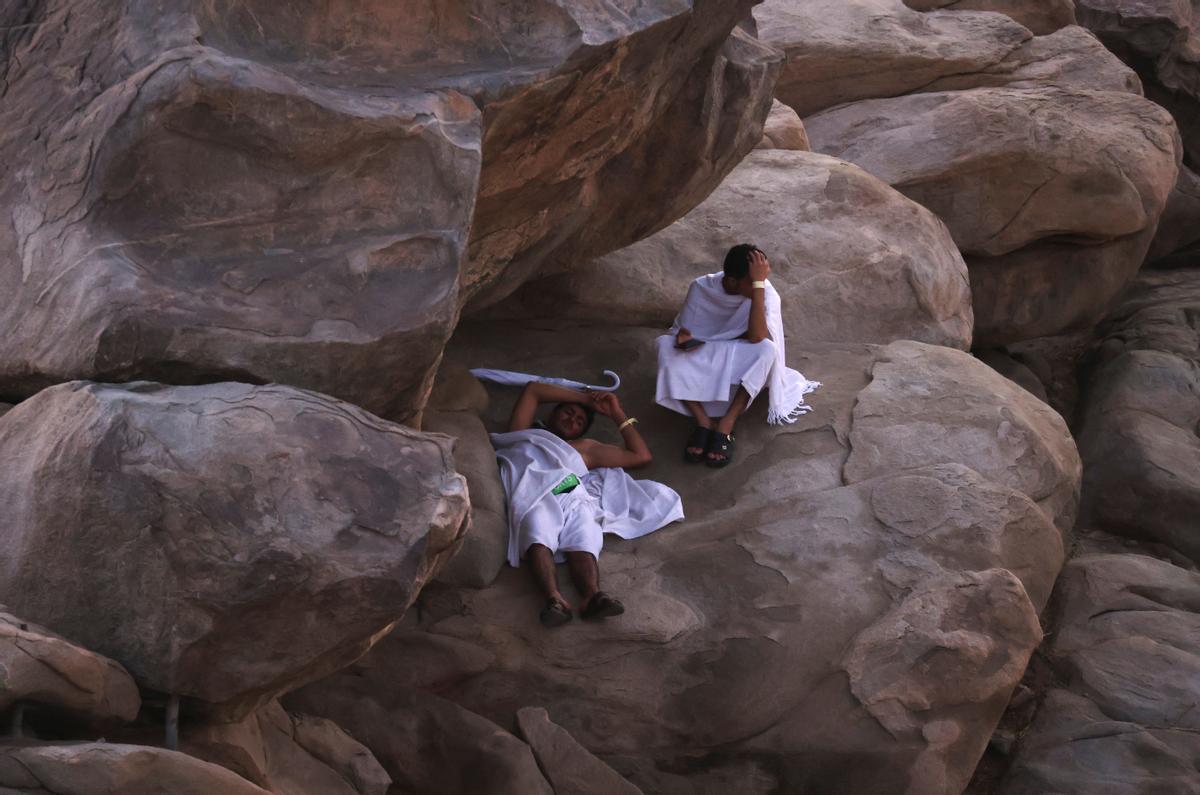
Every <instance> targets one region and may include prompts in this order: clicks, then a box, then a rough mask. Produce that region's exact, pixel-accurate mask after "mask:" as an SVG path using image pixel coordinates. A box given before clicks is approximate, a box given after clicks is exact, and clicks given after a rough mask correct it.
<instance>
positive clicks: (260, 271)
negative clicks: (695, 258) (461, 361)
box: [0, 0, 779, 420]
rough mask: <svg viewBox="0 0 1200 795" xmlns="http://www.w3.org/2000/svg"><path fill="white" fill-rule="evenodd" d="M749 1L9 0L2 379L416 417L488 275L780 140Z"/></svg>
mask: <svg viewBox="0 0 1200 795" xmlns="http://www.w3.org/2000/svg"><path fill="white" fill-rule="evenodd" d="M751 5H752V0H736V1H735V2H713V1H712V0H709V1H708V2H696V3H692V2H685V1H684V0H651V1H650V2H641V1H640V0H639V1H638V2H632V1H631V0H622V1H621V2H615V3H613V2H603V3H601V2H594V0H571V1H570V2H551V0H537V1H536V2H528V3H506V2H498V1H497V0H453V1H452V2H446V3H437V4H430V3H427V2H423V0H404V1H403V2H392V1H391V0H369V2H350V1H349V0H335V2H330V3H323V4H315V5H314V4H288V3H277V2H274V0H212V1H211V2H201V0H166V2H162V3H157V4H154V5H153V6H152V7H151V6H146V5H144V4H136V3H106V2H100V1H99V0H88V2H84V3H79V2H73V1H71V2H68V0H17V2H11V3H6V4H5V7H4V9H3V10H2V11H0V37H2V39H0V40H2V41H3V44H4V48H3V52H4V55H3V58H2V59H0V96H2V97H3V103H2V105H0V108H2V110H0V114H2V115H0V160H3V161H4V162H5V163H7V164H10V166H11V167H8V168H5V170H4V171H3V172H0V210H3V212H4V215H5V217H6V219H9V220H6V222H5V223H4V224H0V292H2V293H3V294H5V295H6V296H11V297H12V298H11V299H10V300H7V301H6V302H5V304H4V307H3V308H0V325H2V326H3V328H4V329H5V333H4V335H2V336H0V394H3V395H6V396H7V395H12V396H17V397H26V396H28V395H30V394H33V393H34V392H36V391H37V390H38V389H40V388H42V387H45V386H47V385H49V384H52V383H56V382H61V381H67V380H72V379H79V378H86V379H92V380H101V381H125V380H133V379H137V378H150V379H153V380H158V381H163V382H174V383H180V382H183V383H195V382H209V381H216V380H237V381H246V382H252V383H261V382H281V383H290V384H293V385H296V386H301V387H305V388H310V389H315V390H318V391H321V392H325V393H329V394H333V395H336V396H338V397H340V398H343V399H347V400H351V401H353V402H355V403H358V404H359V405H362V406H363V407H364V408H366V409H368V410H370V411H372V412H374V413H377V414H380V415H384V416H388V417H389V418H393V419H399V420H405V419H410V418H412V417H413V416H415V415H416V414H417V412H419V410H420V408H421V406H422V404H423V403H424V401H425V398H426V396H427V394H428V391H429V386H430V383H429V381H430V379H431V377H432V373H433V370H434V368H435V365H436V363H437V360H438V356H439V355H440V353H441V349H442V347H443V345H444V344H445V341H446V339H447V338H448V337H449V335H450V333H451V331H452V329H453V327H454V324H455V322H456V321H457V318H458V314H459V311H460V310H461V308H462V306H463V305H464V304H465V303H466V302H467V300H469V299H474V300H477V301H487V300H491V299H490V298H489V295H493V294H503V293H504V292H505V291H511V290H512V289H514V288H515V287H516V286H517V285H518V284H520V282H521V281H522V280H524V279H526V278H528V277H529V276H531V275H533V274H534V273H536V272H537V271H538V270H539V269H540V268H541V267H542V265H543V264H544V263H545V262H547V261H552V260H553V259H554V258H555V257H563V256H588V257H591V256H598V255H601V254H603V253H606V252H607V251H610V250H612V249H615V248H619V247H620V246H623V245H627V244H629V243H631V242H633V241H634V240H636V239H637V238H638V237H640V236H644V235H645V234H647V233H649V232H651V231H654V229H656V228H658V227H660V226H663V225H665V224H667V223H669V222H671V221H673V220H675V219H676V218H678V217H679V216H680V215H682V214H683V213H684V212H686V211H687V210H688V209H690V208H691V207H692V206H694V205H695V204H696V203H697V202H698V201H699V200H700V199H701V198H703V196H705V195H706V194H707V193H708V191H709V190H711V189H712V187H714V186H715V185H716V184H717V183H718V182H719V181H720V179H721V178H722V177H723V176H724V174H725V173H726V172H728V170H729V169H730V168H732V167H733V165H734V164H736V162H737V160H738V159H739V158H740V157H741V156H742V155H743V154H744V153H745V152H747V151H749V150H750V149H752V148H753V147H754V145H755V144H757V143H758V141H759V139H760V137H761V128H762V122H763V120H764V119H765V117H766V115H767V112H768V110H769V106H770V102H771V85H772V83H773V81H774V77H775V74H776V72H777V70H778V65H779V64H778V62H779V58H778V55H777V54H776V53H775V52H774V51H773V50H771V49H770V48H767V47H764V46H763V45H762V44H760V43H759V42H757V41H756V40H754V39H752V38H751V37H749V36H747V35H745V34H743V33H740V32H738V33H735V34H733V35H732V36H731V35H730V34H731V31H732V30H733V28H734V26H735V24H736V23H737V22H738V20H739V19H740V18H741V17H743V16H744V15H745V13H746V12H747V10H748V9H749V7H750V6H751ZM664 154H666V155H668V156H664ZM631 166H632V167H631ZM680 175H685V176H683V177H681V176H680ZM635 196H636V197H637V198H638V200H639V201H638V202H636V203H633V202H631V201H630V199H632V198H633V197H635ZM647 208H654V209H653V211H651V212H649V213H648V212H647ZM564 252H567V253H564ZM493 297H494V296H493ZM380 371H387V372H390V373H393V374H395V376H396V378H395V380H394V381H392V380H389V381H387V382H386V383H385V382H382V381H381V380H380V379H378V378H377V374H378V373H379V372H380Z"/></svg>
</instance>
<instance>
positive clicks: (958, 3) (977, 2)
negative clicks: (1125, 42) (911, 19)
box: [904, 0, 1075, 36]
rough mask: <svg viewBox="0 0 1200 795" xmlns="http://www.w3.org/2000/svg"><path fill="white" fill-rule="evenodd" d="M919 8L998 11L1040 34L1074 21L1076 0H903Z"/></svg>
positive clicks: (929, 9)
mask: <svg viewBox="0 0 1200 795" xmlns="http://www.w3.org/2000/svg"><path fill="white" fill-rule="evenodd" d="M904 4H905V5H906V6H908V7H909V8H912V9H915V10H917V11H936V10H939V9H944V10H947V11H995V12H998V13H1001V14H1006V15H1008V16H1010V17H1012V18H1013V19H1015V20H1016V21H1017V22H1020V23H1021V24H1022V25H1024V26H1025V27H1027V28H1029V30H1030V31H1032V32H1033V33H1036V34H1037V35H1039V36H1044V35H1046V34H1049V33H1054V32H1055V31H1057V30H1060V29H1062V28H1064V27H1066V26H1068V25H1074V24H1075V0H904Z"/></svg>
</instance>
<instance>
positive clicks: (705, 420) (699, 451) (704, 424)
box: [683, 400, 712, 456]
mask: <svg viewBox="0 0 1200 795" xmlns="http://www.w3.org/2000/svg"><path fill="white" fill-rule="evenodd" d="M683 405H685V406H687V410H688V411H690V412H692V416H693V417H695V418H696V424H697V425H699V426H700V427H701V428H711V427H712V419H711V418H710V417H709V416H708V415H707V414H706V413H705V412H704V406H703V404H701V403H698V402H696V401H695V400H685V401H683ZM687 451H688V452H689V453H690V454H692V455H696V456H701V455H704V448H702V447H689V448H687Z"/></svg>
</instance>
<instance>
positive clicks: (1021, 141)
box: [805, 88, 1180, 345]
mask: <svg viewBox="0 0 1200 795" xmlns="http://www.w3.org/2000/svg"><path fill="white" fill-rule="evenodd" d="M805 123H806V127H807V129H808V132H809V136H810V138H811V140H812V142H813V146H814V148H815V149H817V150H819V151H821V152H824V153H826V154H830V155H833V156H835V157H840V158H843V159H846V160H849V161H851V162H854V163H856V164H858V165H860V166H862V167H863V168H864V169H866V170H867V171H869V172H871V173H873V174H875V175H876V176H878V177H880V178H881V179H883V180H884V181H885V182H888V183H889V184H891V185H892V186H893V187H895V188H897V189H898V190H900V191H901V192H902V193H904V194H905V195H906V196H908V197H910V198H912V199H913V200H915V201H917V202H919V203H920V204H922V205H924V206H926V207H928V208H929V209H931V210H933V211H934V212H935V213H937V214H938V215H939V216H940V217H941V218H942V219H943V220H945V221H946V223H947V225H948V226H949V228H950V231H951V232H952V233H953V235H954V239H955V242H956V243H957V244H958V246H959V247H960V248H961V249H962V251H963V252H964V254H966V255H968V256H967V266H968V269H969V270H970V274H971V288H972V293H973V299H974V309H975V319H976V343H977V344H979V343H983V344H987V345H995V344H1001V343H1005V342H1011V341H1016V340H1020V339H1029V338H1033V337H1038V336H1047V335H1052V334H1057V333H1061V332H1063V331H1068V330H1072V329H1075V328H1080V327H1086V326H1088V325H1091V324H1093V323H1095V322H1096V321H1098V320H1099V319H1100V317H1102V315H1103V312H1104V311H1105V310H1106V309H1107V307H1108V305H1109V304H1110V303H1111V301H1112V300H1114V299H1115V297H1116V296H1117V294H1118V293H1119V292H1120V290H1121V289H1122V288H1123V287H1124V286H1125V285H1126V284H1127V283H1128V281H1129V280H1130V279H1131V278H1132V276H1133V275H1134V274H1135V273H1136V272H1137V270H1138V268H1140V267H1141V263H1142V261H1143V260H1144V258H1145V253H1146V250H1147V249H1148V247H1149V245H1150V241H1151V239H1152V238H1153V235H1154V232H1155V227H1156V225H1157V223H1158V218H1159V216H1160V215H1161V213H1162V211H1163V208H1164V207H1165V205H1166V202H1167V197H1168V195H1169V194H1170V191H1171V188H1172V187H1173V186H1174V184H1175V180H1176V176H1177V171H1178V165H1179V157H1180V150H1179V143H1178V134H1177V132H1176V131H1175V128H1174V123H1173V122H1172V120H1171V118H1170V116H1169V115H1168V114H1167V113H1166V112H1165V111H1163V110H1162V109H1161V108H1159V107H1157V106H1156V105H1154V104H1153V103H1150V102H1148V101H1146V100H1144V99H1142V98H1141V97H1138V96H1135V95H1132V94H1127V93H1118V92H1108V91H1083V90H1079V89H1062V88H1040V89H1011V88H989V89H977V90H972V91H953V92H941V93H932V94H916V95H910V96H905V97H899V98H896V99H883V100H870V101H863V102H856V103H854V104H851V105H847V106H844V107H841V108H835V109H833V110H830V111H826V112H824V113H820V114H817V115H815V116H812V117H810V118H808V119H806V121H805ZM981 129H986V130H989V135H987V136H985V137H983V138H980V136H979V135H978V131H979V130H981ZM931 142H932V143H931ZM1101 153H1102V154H1101ZM1135 164H1136V166H1135ZM1083 197H1086V201H1087V202H1088V206H1089V212H1087V213H1078V212H1075V211H1074V210H1073V209H1072V208H1074V207H1075V206H1077V204H1078V202H1079V201H1083V200H1085V199H1084V198H1083Z"/></svg>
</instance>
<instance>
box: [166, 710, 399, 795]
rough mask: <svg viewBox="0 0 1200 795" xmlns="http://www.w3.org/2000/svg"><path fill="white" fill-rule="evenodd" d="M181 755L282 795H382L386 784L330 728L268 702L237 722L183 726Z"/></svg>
mask: <svg viewBox="0 0 1200 795" xmlns="http://www.w3.org/2000/svg"><path fill="white" fill-rule="evenodd" d="M182 750H183V751H185V752H186V753H188V754H191V755H192V756H195V757H198V758H200V759H203V760H205V761H207V762H212V763H213V764H218V765H220V766H221V767H224V768H228V769H229V770H232V771H233V772H235V773H237V774H238V775H239V776H241V777H242V778H245V779H247V780H249V781H252V782H254V783H255V784H257V785H258V786H260V787H262V788H263V789H265V790H268V791H269V792H275V793H284V794H285V795H387V792H388V787H390V786H391V783H392V780H391V777H389V776H388V774H387V773H386V772H385V771H384V769H383V767H382V766H381V765H380V764H379V762H378V760H376V759H375V757H374V756H372V755H371V752H370V751H368V750H367V748H366V747H365V746H363V745H362V744H361V743H359V742H358V741H357V740H355V739H354V738H353V737H351V736H350V735H348V734H346V732H345V731H343V730H342V729H341V727H339V726H338V725H337V724H336V723H334V722H333V721H330V720H327V719H325V718H318V717H314V716H312V715H295V714H290V713H288V712H287V711H286V710H284V709H283V707H281V706H279V704H278V702H274V701H273V702H271V703H270V704H267V705H266V706H265V707H263V708H261V709H260V710H258V711H257V712H255V713H254V714H253V715H250V716H248V717H246V718H244V719H243V720H241V721H240V722H237V723H210V724H203V725H190V726H188V727H187V730H186V731H185V732H184V734H183V745H182Z"/></svg>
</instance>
